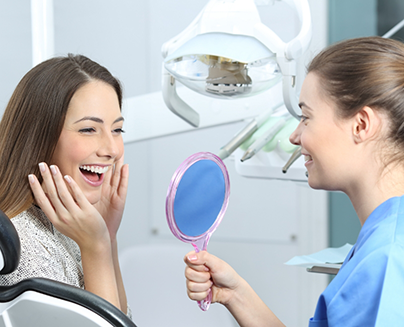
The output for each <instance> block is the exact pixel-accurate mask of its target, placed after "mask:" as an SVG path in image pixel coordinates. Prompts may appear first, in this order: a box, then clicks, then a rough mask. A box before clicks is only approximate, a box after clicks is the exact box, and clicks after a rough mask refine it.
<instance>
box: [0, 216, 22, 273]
mask: <svg viewBox="0 0 404 327" xmlns="http://www.w3.org/2000/svg"><path fill="white" fill-rule="evenodd" d="M0 251H1V253H0V257H1V258H0V274H1V275H5V274H9V273H12V272H13V271H14V270H15V269H16V268H17V267H18V263H19V262H20V254H21V245H20V238H19V237H18V233H17V231H16V229H15V227H14V225H13V223H12V222H11V220H10V218H8V216H7V215H6V214H5V213H4V212H3V211H1V210H0Z"/></svg>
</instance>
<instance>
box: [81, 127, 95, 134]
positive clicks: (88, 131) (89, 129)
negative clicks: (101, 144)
mask: <svg viewBox="0 0 404 327" xmlns="http://www.w3.org/2000/svg"><path fill="white" fill-rule="evenodd" d="M79 132H80V133H83V134H88V133H94V132H95V129H94V128H92V127H89V128H82V129H80V130H79Z"/></svg>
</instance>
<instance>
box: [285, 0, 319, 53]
mask: <svg viewBox="0 0 404 327" xmlns="http://www.w3.org/2000/svg"><path fill="white" fill-rule="evenodd" d="M284 1H285V2H286V3H288V4H289V5H290V6H292V7H295V8H296V12H297V14H298V16H299V20H300V23H301V27H300V32H299V34H298V35H297V36H296V37H295V38H294V39H292V40H291V41H290V42H288V43H287V44H286V48H285V57H286V58H287V59H289V60H292V59H297V58H299V57H300V56H301V55H302V54H303V53H304V52H305V51H306V50H307V49H308V48H309V45H310V41H311V36H312V27H311V13H310V7H309V3H308V1H307V0H305V1H302V0H284Z"/></svg>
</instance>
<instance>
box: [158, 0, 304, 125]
mask: <svg viewBox="0 0 404 327" xmlns="http://www.w3.org/2000/svg"><path fill="white" fill-rule="evenodd" d="M283 1H286V2H288V3H289V4H290V5H292V6H293V7H294V8H295V9H296V10H297V12H298V16H299V18H300V20H301V30H300V33H299V34H298V36H297V37H296V38H294V39H293V40H292V41H290V42H288V43H284V42H283V41H282V40H281V39H280V38H279V37H278V36H277V35H276V34H275V33H274V32H273V31H272V30H271V29H270V28H268V27H267V26H265V25H263V24H262V23H261V20H260V17H259V14H258V10H257V8H256V6H255V3H254V1H253V0H211V1H209V3H208V4H207V5H206V7H205V8H204V9H203V10H202V12H201V13H200V14H199V15H198V17H196V18H195V20H194V21H193V22H192V23H191V24H190V25H189V26H188V27H187V28H186V29H185V30H184V31H183V32H182V33H181V34H179V35H178V36H176V37H175V38H173V39H171V40H170V41H168V42H166V43H165V44H164V45H163V47H162V54H163V57H164V62H163V97H164V101H165V103H166V105H167V107H168V108H169V109H170V110H171V111H173V112H174V113H175V114H177V115H178V116H180V117H181V118H182V119H184V120H185V121H187V122H188V123H190V124H191V125H192V126H195V127H197V126H199V114H198V113H197V112H196V111H195V110H194V109H192V108H191V107H190V106H189V105H188V104H186V103H185V102H184V101H183V100H182V99H181V98H179V97H178V94H177V92H176V85H175V81H176V80H178V81H179V82H181V83H182V84H184V85H185V86H187V87H188V88H190V89H192V90H194V91H196V92H198V93H201V94H203V95H207V96H211V97H215V98H220V99H235V98H240V97H247V96H254V95H256V94H259V93H261V92H264V91H266V90H268V89H269V88H271V87H272V86H273V85H275V84H277V83H278V82H279V81H280V80H281V79H282V81H283V97H284V101H285V105H286V107H287V109H288V110H289V112H290V113H291V114H292V115H293V116H295V117H297V115H298V114H299V111H300V109H299V108H298V106H297V95H296V91H295V77H296V62H295V60H296V58H298V57H299V56H301V55H302V54H303V52H304V51H305V50H306V49H307V48H308V45H309V42H310V39H311V18H310V9H309V6H308V3H307V0H283Z"/></svg>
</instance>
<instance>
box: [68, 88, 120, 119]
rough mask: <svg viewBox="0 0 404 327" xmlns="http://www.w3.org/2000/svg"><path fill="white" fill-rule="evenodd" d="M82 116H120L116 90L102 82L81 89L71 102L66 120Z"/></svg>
mask: <svg viewBox="0 0 404 327" xmlns="http://www.w3.org/2000/svg"><path fill="white" fill-rule="evenodd" d="M81 115H95V116H99V115H101V116H105V115H113V116H115V117H116V116H120V115H121V109H120V106H119V100H118V96H117V94H116V92H115V89H114V88H113V87H112V86H110V85H109V84H107V83H104V82H101V81H91V82H89V83H87V84H85V85H83V86H82V87H80V88H79V89H78V90H77V91H76V92H75V93H74V95H73V97H72V98H71V100H70V103H69V107H68V110H67V113H66V118H68V117H73V116H81Z"/></svg>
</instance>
